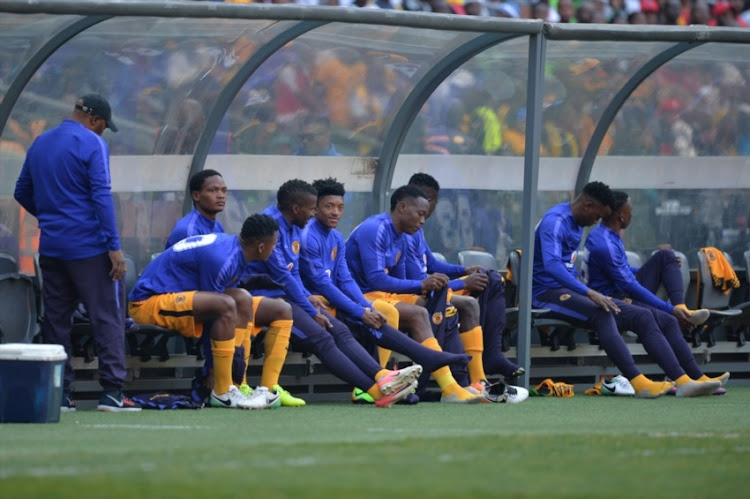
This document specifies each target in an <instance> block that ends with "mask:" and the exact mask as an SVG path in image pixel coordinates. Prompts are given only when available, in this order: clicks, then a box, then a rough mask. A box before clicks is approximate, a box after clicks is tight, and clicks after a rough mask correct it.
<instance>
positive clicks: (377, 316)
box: [360, 308, 385, 329]
mask: <svg viewBox="0 0 750 499" xmlns="http://www.w3.org/2000/svg"><path fill="white" fill-rule="evenodd" d="M360 318H361V319H362V322H364V323H365V324H366V325H368V326H370V327H371V328H374V329H380V328H381V327H383V324H385V315H383V314H381V313H380V312H378V311H377V310H370V309H369V308H366V309H365V313H364V314H362V317H360Z"/></svg>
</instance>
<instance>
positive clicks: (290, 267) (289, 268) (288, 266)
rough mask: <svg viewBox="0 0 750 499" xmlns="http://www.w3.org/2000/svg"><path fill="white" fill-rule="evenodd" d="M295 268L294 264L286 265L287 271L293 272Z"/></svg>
mask: <svg viewBox="0 0 750 499" xmlns="http://www.w3.org/2000/svg"><path fill="white" fill-rule="evenodd" d="M293 268H294V262H289V263H287V264H286V269H287V270H290V271H291V270H292V269H293Z"/></svg>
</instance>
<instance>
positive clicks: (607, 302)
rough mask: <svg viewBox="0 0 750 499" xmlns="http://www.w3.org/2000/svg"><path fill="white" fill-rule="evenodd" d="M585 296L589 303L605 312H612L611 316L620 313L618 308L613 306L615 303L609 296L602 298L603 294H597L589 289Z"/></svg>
mask: <svg viewBox="0 0 750 499" xmlns="http://www.w3.org/2000/svg"><path fill="white" fill-rule="evenodd" d="M586 296H588V297H589V299H590V300H591V301H593V302H594V303H596V304H597V305H599V306H600V307H602V308H603V309H604V310H605V311H607V312H612V313H613V314H619V313H620V307H618V306H617V305H615V302H614V301H613V300H612V298H610V297H609V296H604V295H603V294H601V293H599V292H598V291H594V290H593V289H589V290H588V291H587V292H586Z"/></svg>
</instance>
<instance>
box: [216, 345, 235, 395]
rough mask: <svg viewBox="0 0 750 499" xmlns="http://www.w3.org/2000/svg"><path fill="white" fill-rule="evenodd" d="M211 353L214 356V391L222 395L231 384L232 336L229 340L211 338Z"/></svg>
mask: <svg viewBox="0 0 750 499" xmlns="http://www.w3.org/2000/svg"><path fill="white" fill-rule="evenodd" d="M211 353H212V354H213V356H214V392H216V394H217V395H223V394H225V393H227V392H228V391H229V387H230V386H231V384H232V358H233V357H234V338H232V339H231V340H214V339H212V340H211Z"/></svg>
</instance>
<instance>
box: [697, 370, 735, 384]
mask: <svg viewBox="0 0 750 499" xmlns="http://www.w3.org/2000/svg"><path fill="white" fill-rule="evenodd" d="M698 381H718V382H719V383H721V386H724V385H726V384H727V381H729V373H728V372H726V373H724V374H722V375H721V376H717V377H715V378H709V377H708V376H706V375H705V374H704V375H703V376H701V377H700V378H698Z"/></svg>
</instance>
